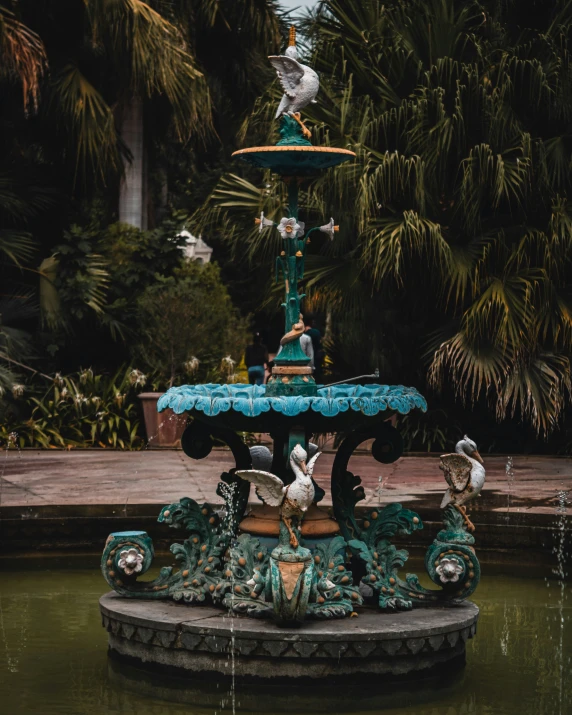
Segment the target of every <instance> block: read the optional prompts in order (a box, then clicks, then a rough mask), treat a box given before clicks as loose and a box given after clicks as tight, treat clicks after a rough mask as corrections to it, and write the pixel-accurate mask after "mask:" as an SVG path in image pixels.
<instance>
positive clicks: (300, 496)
mask: <svg viewBox="0 0 572 715" xmlns="http://www.w3.org/2000/svg"><path fill="white" fill-rule="evenodd" d="M320 454H321V452H317V453H316V454H315V455H314V456H313V457H312V459H310V461H309V462H308V463H307V464H306V459H307V458H308V454H307V452H306V450H305V449H304V448H303V447H302V445H301V444H297V445H296V446H295V447H294V449H293V450H292V452H291V453H290V466H291V467H292V471H293V472H294V474H295V475H296V479H295V480H294V481H293V482H292V483H291V484H288V485H285V484H284V482H283V481H282V480H281V479H280V477H277V476H275V475H274V474H271V473H270V472H264V471H262V470H260V469H245V470H238V471H237V472H236V474H237V475H238V476H239V477H240V478H241V479H246V481H248V482H252V484H254V486H255V487H256V494H257V495H258V497H259V498H260V499H261V500H262V501H263V502H264V503H265V504H268V505H269V506H279V507H280V518H281V519H282V521H283V522H284V525H285V526H286V528H287V529H288V533H289V534H290V546H292V548H294V549H297V548H298V537H297V536H296V534H295V533H294V531H293V529H292V517H294V516H295V517H297V518H298V520H299V521H301V520H302V518H303V517H304V514H305V513H306V511H307V510H308V507H309V506H310V505H311V504H312V502H313V501H314V485H313V483H312V472H313V471H314V464H315V463H316V460H317V459H318V457H319V456H320Z"/></svg>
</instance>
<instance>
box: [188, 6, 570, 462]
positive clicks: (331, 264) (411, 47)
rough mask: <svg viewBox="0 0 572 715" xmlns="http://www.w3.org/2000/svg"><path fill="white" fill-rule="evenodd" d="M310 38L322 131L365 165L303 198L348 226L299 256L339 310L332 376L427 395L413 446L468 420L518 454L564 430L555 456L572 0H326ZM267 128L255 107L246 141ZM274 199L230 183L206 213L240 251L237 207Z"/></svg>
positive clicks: (273, 206) (563, 380)
mask: <svg viewBox="0 0 572 715" xmlns="http://www.w3.org/2000/svg"><path fill="white" fill-rule="evenodd" d="M306 30H307V34H308V37H309V41H310V46H309V54H310V55H311V59H310V62H311V64H312V65H313V66H314V67H316V69H317V70H318V71H319V72H320V74H321V81H322V90H321V94H320V102H319V104H317V105H315V106H312V107H311V108H308V110H307V113H308V114H309V115H310V117H311V119H312V120H313V121H314V125H315V135H316V139H317V140H318V141H319V142H322V143H331V144H335V145H336V146H346V147H349V148H351V149H353V150H354V151H356V152H357V154H358V157H359V158H358V161H357V162H356V164H354V165H349V164H346V165H343V166H341V167H340V168H339V169H337V170H336V171H334V172H331V173H330V174H329V175H328V176H327V177H325V178H321V179H319V180H317V181H315V182H313V183H312V184H311V185H310V186H309V188H308V191H307V194H306V210H307V211H309V212H310V213H311V214H312V215H313V217H314V219H315V220H316V221H320V219H322V218H324V217H327V216H329V215H330V213H329V212H330V211H332V212H335V213H334V215H335V216H336V218H339V220H340V223H341V232H340V234H339V238H336V240H335V241H334V242H333V243H329V242H327V241H323V242H322V243H321V244H317V243H316V242H315V243H314V244H313V246H314V255H313V256H312V257H311V258H310V260H309V261H308V264H309V270H308V275H309V277H310V281H309V286H308V288H309V290H308V292H309V293H310V295H311V298H312V302H313V304H314V306H315V307H316V308H319V309H322V310H326V309H327V308H328V307H329V308H330V309H333V316H332V317H333V320H332V325H333V332H332V335H331V338H330V341H329V344H328V353H329V358H330V360H331V362H332V369H333V370H334V371H335V373H336V374H339V375H340V376H348V375H350V374H360V373H365V372H371V370H372V368H373V367H376V366H377V367H379V368H380V371H381V375H382V376H383V379H384V381H388V382H403V383H405V384H415V385H417V386H419V387H420V388H421V389H422V390H423V391H424V392H425V394H427V396H428V397H429V401H430V404H431V406H432V410H431V411H430V412H429V414H428V415H427V417H426V418H423V419H421V420H420V421H417V420H414V421H411V420H409V421H408V425H407V426H406V429H407V430H408V432H409V435H410V436H413V435H415V443H416V444H418V445H419V446H421V444H422V443H423V442H425V443H427V441H431V442H432V443H433V445H440V444H442V442H443V440H444V437H445V436H447V437H449V439H450V438H452V437H453V436H454V435H455V433H457V434H458V432H459V431H461V430H467V431H472V430H475V433H476V432H478V433H479V435H480V440H481V441H482V442H485V443H488V446H489V447H493V448H497V449H501V448H502V449H515V448H517V449H518V448H523V447H525V446H527V447H528V448H530V447H531V445H532V444H533V443H534V439H535V437H536V435H539V436H540V437H545V436H547V435H551V434H553V435H554V431H555V430H557V434H556V435H555V436H554V437H553V442H552V447H551V448H552V449H556V448H558V449H563V448H566V444H567V443H568V442H569V441H570V439H571V437H572V432H571V431H570V427H569V424H570V411H569V408H568V407H567V405H569V398H570V390H571V380H572V373H571V365H570V356H571V348H572V330H571V329H572V312H571V310H572V302H571V298H572V295H571V288H572V265H571V259H572V212H571V208H572V207H571V203H570V199H571V184H570V169H571V158H572V141H571V136H570V126H571V125H570V122H571V119H572V64H571V59H570V49H571V47H570V42H571V40H572V6H571V5H570V3H568V2H564V1H557V2H553V3H550V4H548V5H547V4H546V3H540V2H535V1H532V2H518V3H516V2H508V3H507V2H496V1H494V0H491V1H487V2H463V3H460V2H454V0H394V1H390V2H387V1H385V2H381V0H362V1H361V2H356V1H355V0H330V2H327V3H321V4H320V6H319V8H318V10H317V12H316V13H315V15H314V16H313V17H311V18H310V19H309V20H308V21H307V23H306ZM268 119H269V117H268V113H267V112H266V111H265V108H264V105H263V104H261V105H260V106H259V107H258V109H257V111H256V112H255V113H254V114H253V116H252V117H251V120H250V131H251V134H252V135H253V136H260V135H261V134H263V133H264V132H268V133H270V132H271V131H273V130H274V126H273V125H272V124H271V123H270V122H269V121H268ZM279 201H280V197H277V195H276V191H275V190H274V189H273V188H270V187H269V186H268V185H266V186H263V187H262V188H260V189H259V188H258V186H256V185H253V184H249V185H248V186H245V183H244V179H242V180H241V183H239V179H237V178H235V177H234V176H232V175H227V176H225V177H224V178H223V179H222V181H221V183H220V185H219V187H217V190H216V191H215V192H214V193H213V195H212V196H211V198H210V200H209V203H208V205H207V207H206V209H203V210H202V211H201V212H200V216H199V217H198V218H199V219H200V221H201V222H203V223H204V224H206V225H211V226H212V225H214V224H216V223H217V222H218V223H220V222H221V221H222V222H223V223H225V222H226V224H225V225H226V227H228V226H229V225H230V224H231V222H234V225H235V227H236V230H235V232H234V234H233V233H232V232H229V233H228V235H229V237H230V240H231V241H234V242H235V243H236V242H238V241H240V243H241V245H242V244H243V243H244V239H243V233H242V232H243V231H244V230H246V213H247V212H248V213H250V214H251V215H252V214H254V213H256V211H257V210H259V209H260V208H264V210H265V214H267V215H269V216H275V215H278V213H279V209H278V205H279ZM242 216H244V223H241V222H240V218H241V217H242ZM272 238H273V237H268V236H264V241H265V242H266V245H265V246H264V250H266V251H267V253H268V254H272V253H275V251H276V248H277V246H276V243H275V241H274V243H273V244H272V245H269V244H271V242H272ZM252 246H253V250H252V255H253V256H254V255H256V259H257V260H259V258H260V255H261V253H262V248H263V247H262V246H261V242H260V241H258V242H257V241H254V243H253V244H252ZM495 418H496V419H495ZM497 419H498V420H500V421H502V422H503V424H502V425H501V426H499V425H498V424H497V423H496V420H497ZM527 443H528V444H527ZM569 446H570V445H568V447H569ZM535 447H536V448H541V445H540V444H539V443H536V445H535Z"/></svg>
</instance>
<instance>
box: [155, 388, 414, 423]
mask: <svg viewBox="0 0 572 715" xmlns="http://www.w3.org/2000/svg"><path fill="white" fill-rule="evenodd" d="M168 407H170V408H171V409H172V410H173V412H175V414H178V415H180V414H182V413H183V412H191V411H193V410H196V411H199V412H202V413H203V414H205V415H207V416H208V417H215V416H216V415H218V414H220V413H221V412H229V411H234V412H240V413H242V414H243V415H245V416H246V417H258V416H259V415H261V414H262V413H264V412H270V411H273V412H277V413H280V414H283V415H285V416H287V417H296V416H297V415H300V414H302V413H304V412H308V411H312V412H317V413H319V414H321V415H323V416H324V417H335V416H336V415H338V414H340V413H341V412H348V411H349V410H352V411H354V412H360V413H361V414H363V415H367V416H368V417H373V416H375V415H377V414H379V413H380V412H385V411H386V410H390V411H391V412H398V413H399V414H402V415H406V414H408V413H409V412H410V411H411V410H413V409H418V410H421V411H422V412H425V411H426V410H427V402H426V401H425V398H424V397H423V395H421V394H420V393H419V392H418V391H417V390H416V389H415V388H414V387H404V386H403V385H334V386H332V387H324V386H321V387H318V395H317V396H315V397H296V396H287V397H286V396H285V397H266V386H264V385H243V384H237V385H216V384H209V385H182V386H181V387H172V388H171V389H170V390H168V391H167V392H166V393H165V394H164V395H162V396H161V397H160V398H159V401H158V402H157V410H158V411H159V412H161V411H162V410H164V409H166V408H168Z"/></svg>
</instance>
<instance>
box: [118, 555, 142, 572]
mask: <svg viewBox="0 0 572 715" xmlns="http://www.w3.org/2000/svg"><path fill="white" fill-rule="evenodd" d="M117 565H118V566H119V568H120V569H122V570H123V571H124V572H125V573H126V574H127V576H132V575H133V574H134V573H140V572H141V571H142V570H143V554H141V553H139V551H137V549H126V550H125V551H121V553H120V554H119V561H118V562H117Z"/></svg>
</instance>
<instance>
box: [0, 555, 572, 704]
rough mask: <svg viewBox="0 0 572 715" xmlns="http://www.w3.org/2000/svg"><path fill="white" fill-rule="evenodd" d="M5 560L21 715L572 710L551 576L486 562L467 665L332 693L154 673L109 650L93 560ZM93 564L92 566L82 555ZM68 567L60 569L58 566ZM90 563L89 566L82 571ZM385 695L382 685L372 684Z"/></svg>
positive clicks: (2, 609)
mask: <svg viewBox="0 0 572 715" xmlns="http://www.w3.org/2000/svg"><path fill="white" fill-rule="evenodd" d="M73 561H74V567H73V568H70V563H69V562H70V560H69V559H66V560H65V564H64V563H63V562H61V561H56V560H54V559H52V558H46V559H44V560H43V561H42V562H36V561H35V560H34V561H32V560H28V559H20V560H19V561H17V565H16V564H15V563H14V562H13V561H11V562H5V563H4V565H3V566H2V570H1V571H0V702H1V703H2V712H5V713H10V714H11V715H12V714H16V715H19V714H22V715H28V713H30V714H31V713H34V714H35V715H37V714H41V715H62V714H63V713H73V715H88V714H89V715H92V714H93V715H95V714H97V715H107V714H108V713H133V714H135V713H137V715H151V714H155V713H157V714H158V713H162V714H163V715H164V714H165V713H168V714H172V715H179V714H181V715H182V714H183V713H185V714H186V715H188V714H189V713H197V715H198V714H202V713H205V714H206V713H212V714H213V715H214V714H215V713H226V712H228V713H232V712H233V711H235V712H242V713H249V712H264V713H272V712H280V711H286V710H287V711H288V712H290V713H316V712H329V713H337V712H340V713H341V712H344V713H349V712H351V713H356V714H357V713H368V712H384V713H387V715H405V713H407V714H409V713H413V712H415V714H416V715H473V714H474V715H485V714H491V715H505V714H506V715H516V714H517V713H518V715H522V714H523V713H532V712H534V713H535V714H536V715H565V714H567V713H570V712H572V670H571V668H570V665H571V658H572V599H571V598H570V588H569V585H567V584H564V585H563V584H561V583H559V582H558V581H557V580H555V579H548V580H547V579H544V578H527V579H524V578H518V577H515V576H509V575H503V574H502V573H497V572H498V571H499V569H498V567H497V568H494V567H492V566H487V567H486V568H485V569H484V576H483V579H482V581H481V584H480V586H479V588H478V590H477V593H476V594H475V598H474V599H473V600H474V601H475V602H476V603H477V604H478V605H479V607H480V609H481V616H480V620H479V628H478V633H477V636H476V638H475V639H474V640H473V641H470V642H469V643H468V644H467V666H466V668H465V669H464V670H463V671H461V672H457V673H448V672H444V673H443V674H442V676H440V677H439V678H437V679H435V678H433V679H431V680H427V681H421V682H416V683H415V684H408V685H401V686H399V687H397V688H395V689H391V690H389V689H388V688H387V687H384V688H383V689H382V688H381V687H380V686H377V687H376V685H375V683H372V687H371V689H369V690H366V691H364V690H363V689H360V690H359V691H358V692H355V691H354V690H353V689H352V686H351V683H349V682H348V683H344V684H340V685H341V688H340V690H339V691H337V692H336V693H332V692H331V691H328V690H324V692H320V691H319V690H318V689H315V688H313V689H305V690H302V689H298V688H292V690H291V691H289V692H288V693H286V694H285V693H284V692H279V693H278V692H276V691H275V690H273V689H271V688H261V687H258V686H253V685H248V686H246V685H244V686H242V685H240V684H239V683H237V684H236V687H235V689H234V692H230V691H229V686H228V685H227V684H224V685H223V684H219V686H218V687H217V684H216V683H210V684H208V683H191V684H189V683H188V682H185V681H180V680H177V679H170V678H166V677H156V676H152V677H151V676H150V675H149V674H148V673H142V672H139V671H138V670H136V669H134V668H132V667H128V666H125V665H123V664H118V663H116V662H115V661H113V660H111V659H109V658H108V655H107V633H106V632H105V631H104V630H103V628H102V627H101V622H100V616H99V610H98V598H99V597H100V596H101V595H102V594H103V593H105V592H106V591H107V590H108V588H107V585H106V584H105V582H104V581H103V579H102V577H101V575H100V573H99V571H98V569H97V567H96V566H95V564H94V565H93V566H92V563H93V559H92V558H89V559H88V560H87V562H86V561H85V560H84V568H77V560H76V559H74V560H73ZM88 562H89V563H88ZM64 566H67V567H64ZM85 566H87V567H85ZM380 691H381V692H380Z"/></svg>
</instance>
